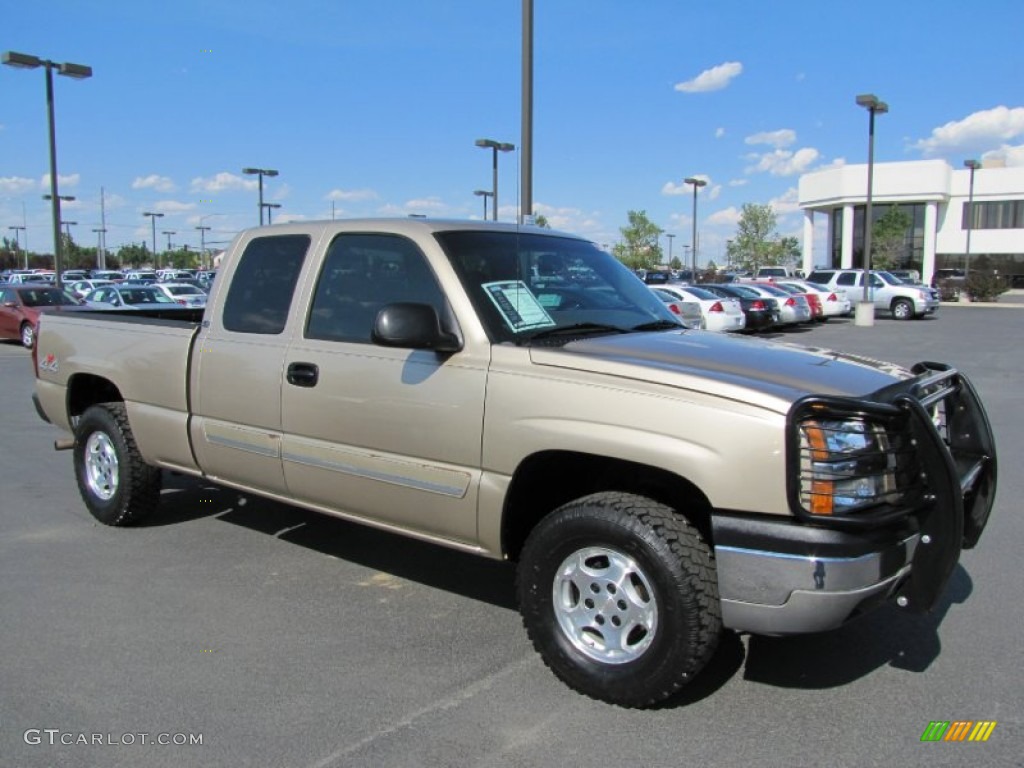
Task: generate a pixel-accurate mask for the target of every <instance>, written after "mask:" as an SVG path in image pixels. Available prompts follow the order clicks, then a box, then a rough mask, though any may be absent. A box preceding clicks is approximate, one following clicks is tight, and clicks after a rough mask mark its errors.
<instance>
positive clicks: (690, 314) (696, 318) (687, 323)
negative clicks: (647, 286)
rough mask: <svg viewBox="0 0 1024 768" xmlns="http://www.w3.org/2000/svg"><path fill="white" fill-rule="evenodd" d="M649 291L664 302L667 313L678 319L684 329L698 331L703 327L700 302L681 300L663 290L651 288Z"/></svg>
mask: <svg viewBox="0 0 1024 768" xmlns="http://www.w3.org/2000/svg"><path fill="white" fill-rule="evenodd" d="M651 291H652V292H653V293H654V295H655V296H657V297H658V298H659V299H661V300H662V301H663V302H665V306H667V307H668V309H669V311H670V312H671V313H672V314H673V315H675V316H676V317H677V318H679V322H681V323H682V324H683V327H684V328H689V329H691V330H698V329H700V328H703V327H704V316H703V314H702V313H701V311H700V302H698V301H688V300H686V299H681V298H679V297H678V296H676V295H675V294H674V293H669V292H668V291H666V290H665V289H664V288H656V287H654V286H652V287H651Z"/></svg>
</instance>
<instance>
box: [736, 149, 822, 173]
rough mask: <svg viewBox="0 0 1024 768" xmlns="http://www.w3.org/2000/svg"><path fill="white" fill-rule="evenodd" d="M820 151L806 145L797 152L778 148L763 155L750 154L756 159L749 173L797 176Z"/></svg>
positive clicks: (816, 157) (815, 158)
mask: <svg viewBox="0 0 1024 768" xmlns="http://www.w3.org/2000/svg"><path fill="white" fill-rule="evenodd" d="M818 156H819V152H818V150H816V149H814V148H813V147H804V148H803V149H798V150H797V151H796V152H790V151H789V150H785V149H776V150H775V151H774V152H767V153H765V154H763V155H749V156H748V159H750V160H755V161H756V163H755V164H754V165H750V166H748V167H747V168H746V169H745V171H746V172H747V173H765V172H767V173H770V174H771V175H772V176H795V175H796V174H800V173H803V172H804V171H806V170H807V169H808V168H809V167H810V166H811V165H812V164H813V163H814V161H815V160H817V159H818Z"/></svg>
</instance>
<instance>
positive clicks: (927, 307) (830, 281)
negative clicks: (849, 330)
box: [807, 269, 939, 320]
mask: <svg viewBox="0 0 1024 768" xmlns="http://www.w3.org/2000/svg"><path fill="white" fill-rule="evenodd" d="M807 279H808V280H810V281H811V282H812V283H821V284H822V285H827V286H829V287H830V288H846V289H847V290H848V291H850V292H851V293H852V295H853V297H854V298H857V297H859V296H862V295H863V290H864V270H863V269H819V270H815V271H814V272H812V273H811V274H810V275H809V276H808V278H807ZM868 296H869V297H870V300H871V301H872V302H873V303H874V305H875V309H877V310H881V311H883V312H889V313H891V314H892V317H893V319H894V320H910V319H912V318H915V317H924V316H925V315H930V314H933V313H934V312H935V310H937V309H938V308H939V292H938V291H936V290H935V289H934V288H929V287H928V286H926V285H907V284H906V283H904V282H903V281H901V280H900V279H899V278H896V277H893V276H892V275H890V274H889V273H888V272H884V271H880V270H872V271H871V279H870V282H869V283H868Z"/></svg>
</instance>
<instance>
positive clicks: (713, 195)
mask: <svg viewBox="0 0 1024 768" xmlns="http://www.w3.org/2000/svg"><path fill="white" fill-rule="evenodd" d="M720 194H722V185H721V184H715V185H714V186H713V187H708V200H717V199H718V196H719V195H720Z"/></svg>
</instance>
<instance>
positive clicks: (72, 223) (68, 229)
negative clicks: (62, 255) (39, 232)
mask: <svg viewBox="0 0 1024 768" xmlns="http://www.w3.org/2000/svg"><path fill="white" fill-rule="evenodd" d="M61 224H63V225H64V234H65V236H67V238H68V245H71V228H72V227H77V226H78V222H77V221H62V222H61Z"/></svg>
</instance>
